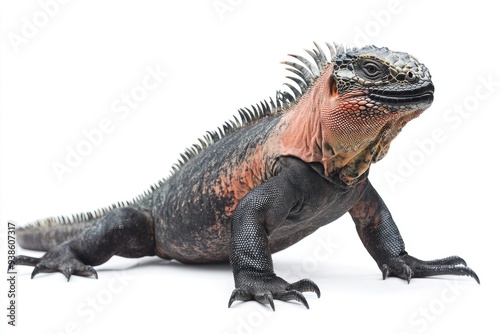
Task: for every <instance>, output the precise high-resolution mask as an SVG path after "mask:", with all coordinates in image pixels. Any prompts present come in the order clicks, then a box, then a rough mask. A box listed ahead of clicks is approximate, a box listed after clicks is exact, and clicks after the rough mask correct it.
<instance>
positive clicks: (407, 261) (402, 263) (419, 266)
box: [380, 254, 480, 283]
mask: <svg viewBox="0 0 500 334" xmlns="http://www.w3.org/2000/svg"><path fill="white" fill-rule="evenodd" d="M380 269H381V270H382V277H383V279H386V278H387V277H388V276H396V277H399V278H403V279H405V280H407V281H408V283H410V279H411V278H412V277H415V278H423V277H428V276H436V275H458V276H470V277H472V278H474V279H475V280H476V282H477V283H480V282H479V277H478V276H477V275H476V273H475V272H474V271H473V270H472V269H471V268H469V267H467V263H466V262H465V261H464V260H463V259H462V258H460V257H458V256H450V257H446V258H443V259H438V260H433V261H422V260H419V259H417V258H414V257H413V256H410V255H408V254H404V255H401V256H398V257H396V258H392V259H390V260H388V261H387V262H386V263H384V264H383V265H382V266H381V267H380Z"/></svg>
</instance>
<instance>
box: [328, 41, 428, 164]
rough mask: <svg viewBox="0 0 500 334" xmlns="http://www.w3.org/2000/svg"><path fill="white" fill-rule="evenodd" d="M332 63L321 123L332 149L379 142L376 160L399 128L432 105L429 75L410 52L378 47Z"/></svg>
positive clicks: (343, 54) (343, 55) (353, 149)
mask: <svg viewBox="0 0 500 334" xmlns="http://www.w3.org/2000/svg"><path fill="white" fill-rule="evenodd" d="M332 63H333V68H332V73H331V76H330V94H331V99H330V100H329V101H328V102H329V103H328V104H327V105H326V106H325V107H326V108H325V109H322V110H321V121H322V124H323V126H324V127H325V128H326V130H327V132H328V134H329V136H330V140H331V144H333V146H334V147H333V148H334V151H337V152H344V153H349V152H352V153H357V152H358V151H359V150H360V149H362V148H365V147H367V146H370V145H373V144H375V142H377V141H381V144H382V145H379V146H381V147H380V149H381V150H380V151H379V152H378V154H377V155H376V156H375V157H374V161H378V160H380V159H381V158H382V157H383V156H384V155H385V153H386V152H387V149H388V145H389V143H390V141H391V140H392V139H393V138H394V137H395V136H396V134H397V133H398V132H399V131H400V130H401V128H402V127H403V126H404V125H405V124H406V123H407V122H408V121H410V120H411V119H413V118H415V117H417V116H418V115H419V114H420V113H422V111H424V110H425V109H427V108H428V107H429V106H430V105H431V103H432V101H433V94H434V86H433V85H432V81H431V76H430V74H429V71H428V70H427V68H426V67H425V66H424V65H423V64H421V63H420V62H418V61H417V60H416V59H415V58H413V57H412V56H410V55H409V54H407V53H404V52H395V51H391V50H389V49H387V48H376V47H374V46H367V47H364V48H361V49H355V50H352V51H346V52H339V53H337V56H336V58H335V59H334V60H333V61H332Z"/></svg>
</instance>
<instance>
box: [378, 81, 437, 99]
mask: <svg viewBox="0 0 500 334" xmlns="http://www.w3.org/2000/svg"><path fill="white" fill-rule="evenodd" d="M368 96H369V98H370V99H371V100H373V101H376V102H381V103H384V104H415V103H429V104H430V103H432V101H433V99H434V85H433V84H432V83H431V82H427V83H425V84H424V85H422V86H420V87H418V88H416V89H411V90H402V91H398V90H373V91H371V92H370V94H369V95H368Z"/></svg>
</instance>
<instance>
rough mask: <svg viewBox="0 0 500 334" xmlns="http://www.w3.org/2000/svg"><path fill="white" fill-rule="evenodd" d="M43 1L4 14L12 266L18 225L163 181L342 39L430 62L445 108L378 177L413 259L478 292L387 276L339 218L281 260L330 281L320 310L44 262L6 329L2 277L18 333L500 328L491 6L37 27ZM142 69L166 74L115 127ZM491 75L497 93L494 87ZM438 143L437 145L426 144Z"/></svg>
mask: <svg viewBox="0 0 500 334" xmlns="http://www.w3.org/2000/svg"><path fill="white" fill-rule="evenodd" d="M47 2H49V1H48V0H41V1H40V2H39V1H33V0H29V1H28V0H26V1H2V5H1V8H0V13H1V16H2V17H1V29H2V31H1V32H0V33H1V35H2V40H1V44H2V45H1V46H0V48H1V69H0V76H1V91H0V94H1V100H0V101H1V102H0V103H1V108H2V112H1V120H0V124H1V149H2V156H1V176H2V180H1V190H2V194H1V195H2V199H1V209H0V213H1V216H0V219H1V221H2V226H3V227H2V230H1V235H2V247H1V252H2V254H5V255H1V256H0V258H1V257H2V256H4V257H6V253H7V251H6V247H5V240H6V237H5V236H6V231H7V227H6V224H7V221H8V220H14V221H16V222H17V223H18V224H24V223H27V222H30V221H33V220H35V219H38V218H42V217H47V216H51V215H58V214H71V213H74V212H81V211H90V210H93V209H95V208H98V207H102V206H105V205H108V204H111V203H113V202H116V201H118V200H127V199H130V198H132V197H134V196H136V195H138V194H139V193H141V192H142V191H143V190H145V189H146V188H147V187H148V186H149V185H150V184H152V183H154V182H156V181H157V180H159V179H160V178H162V177H164V176H167V175H168V174H169V172H170V166H171V165H172V164H173V163H174V162H175V161H176V160H177V158H178V153H179V152H181V151H183V149H184V148H185V147H188V146H190V144H191V143H193V142H194V141H195V140H196V139H197V138H198V137H200V136H201V135H203V133H204V131H206V130H211V129H214V128H216V127H217V126H219V125H220V124H222V122H223V121H225V120H226V119H228V118H229V117H231V116H232V115H233V114H235V112H236V110H237V108H239V107H243V106H249V105H250V104H252V103H255V102H257V101H259V100H261V99H263V98H266V97H268V96H270V95H273V94H274V91H275V90H276V89H279V88H280V87H281V84H282V82H283V80H284V76H285V70H284V69H283V66H282V65H280V64H279V62H280V61H282V60H284V59H286V55H287V54H288V53H299V54H305V53H304V52H302V51H301V50H302V49H303V48H311V47H312V46H313V45H312V41H320V42H321V41H338V42H342V43H349V44H361V43H363V44H364V43H374V44H376V45H379V46H388V47H390V48H391V49H394V50H402V51H407V52H409V53H411V54H413V55H415V56H416V57H417V58H418V59H419V60H421V61H422V62H424V63H425V64H426V65H427V66H428V67H429V69H430V71H431V73H432V75H433V81H434V84H435V86H436V95H435V102H434V105H433V106H432V108H431V109H429V110H428V111H427V112H426V113H424V115H422V116H421V117H420V118H419V119H417V120H415V121H413V122H412V123H411V124H409V125H408V126H407V127H406V128H405V129H404V130H403V132H402V133H401V135H400V136H399V137H398V138H397V139H396V140H395V141H394V143H393V145H392V147H391V150H390V152H389V154H388V156H387V157H386V158H385V159H384V160H383V161H382V162H380V163H378V164H377V165H375V166H373V168H372V171H371V175H370V177H371V180H372V183H373V184H374V185H375V187H376V188H377V189H378V191H379V192H380V193H381V195H382V197H383V198H384V199H385V201H386V203H387V205H388V206H389V208H390V209H391V212H392V214H393V216H394V218H395V220H396V221H397V222H398V226H399V228H400V231H401V233H402V235H403V237H404V238H405V242H406V246H407V250H408V251H409V252H410V254H412V255H414V256H417V257H421V258H423V259H433V258H437V257H444V256H448V255H452V254H457V255H460V256H462V257H464V258H465V259H466V260H467V261H468V263H469V265H470V266H471V267H472V268H473V269H474V270H476V272H477V273H478V275H479V276H480V278H481V279H482V283H481V285H477V284H476V283H475V282H474V281H473V280H472V279H470V278H458V279H453V278H444V277H439V278H433V279H426V280H423V279H420V280H419V279H414V280H412V282H411V284H410V285H407V284H406V282H404V281H403V280H399V279H395V278H391V279H388V280H386V281H382V279H381V273H380V272H379V270H378V268H377V266H376V265H375V263H374V261H373V260H372V259H371V258H370V256H369V255H368V253H367V252H366V251H365V250H364V248H363V246H362V244H361V242H360V241H359V240H358V237H357V235H356V232H355V229H354V225H353V223H352V222H351V220H350V218H349V217H348V216H345V217H343V218H342V219H340V220H339V221H337V222H335V223H334V224H331V225H329V226H327V227H325V228H323V229H321V230H320V231H318V232H317V233H316V234H314V235H312V236H310V237H308V238H306V239H305V240H303V241H301V242H300V243H298V244H297V245H295V246H293V247H291V248H289V249H287V250H285V251H283V252H281V253H279V254H276V255H275V256H274V261H275V269H276V271H277V273H278V274H281V275H282V276H283V277H284V278H285V279H289V280H294V279H295V278H302V276H308V277H309V278H311V279H313V280H314V281H315V282H316V283H317V284H318V285H319V286H320V288H321V289H322V297H321V298H320V299H317V298H316V297H315V296H314V295H313V294H307V298H308V301H309V304H310V306H311V309H310V310H306V309H305V308H304V307H302V306H300V305H298V304H296V303H283V302H279V301H277V302H276V312H275V313H273V312H272V311H270V309H269V308H268V307H264V306H261V305H259V304H257V303H256V302H248V303H235V304H234V306H233V307H232V308H231V309H227V300H228V298H229V295H230V293H231V291H232V288H233V279H232V274H231V271H230V268H229V266H228V265H216V266H186V265H180V264H178V263H176V262H166V261H161V260H159V259H157V258H149V259H147V258H143V259H139V260H126V259H113V260H112V261H110V262H109V263H108V264H105V265H103V266H101V267H98V268H97V269H98V271H99V279H98V280H94V279H88V278H80V277H73V278H72V279H71V281H70V282H69V283H66V282H65V278H64V277H63V275H61V274H49V275H47V274H40V275H39V277H37V278H36V279H34V280H30V274H31V268H29V267H20V268H19V272H20V274H19V276H18V286H17V292H18V300H17V306H18V322H17V325H18V326H17V327H16V328H11V326H7V325H6V322H7V318H6V317H5V315H4V314H6V310H5V308H6V305H7V304H6V303H7V301H6V299H5V297H6V295H7V290H8V288H7V286H6V285H5V283H6V281H5V279H1V281H2V285H1V286H0V289H1V290H0V295H1V296H2V299H1V307H0V309H2V310H3V311H2V312H1V316H0V319H2V320H1V323H2V326H3V328H4V329H7V332H8V333H15V332H18V333H44V334H45V333H47V334H49V333H53V334H54V333H107V332H116V333H123V332H131V331H140V332H146V331H148V332H150V333H151V332H153V331H154V332H163V331H169V332H176V333H188V332H190V333H194V332H198V333H278V332H280V333H286V332H299V331H300V332H306V331H307V332H319V333H323V332H333V331H336V332H340V333H360V332H362V331H365V332H366V331H370V332H372V333H382V332H383V333H394V334H401V333H444V332H449V333H451V332H454V333H470V332H485V331H487V329H492V328H498V326H497V325H496V319H495V317H496V316H497V315H498V306H497V304H496V303H497V302H498V299H499V297H500V296H499V289H498V282H497V280H498V277H499V270H498V258H497V257H498V248H497V247H498V242H497V240H498V223H499V221H498V215H497V212H498V192H497V189H498V187H499V181H498V178H497V170H498V162H499V158H498V155H497V152H498V150H499V149H498V144H499V140H498V130H497V129H498V124H499V121H500V117H499V114H498V105H499V103H500V98H499V97H500V70H499V66H498V55H499V52H500V48H499V47H498V32H499V30H500V29H499V28H500V27H499V24H498V16H497V13H498V11H497V9H496V8H495V7H494V6H493V5H492V4H491V2H488V1H474V2H473V3H472V2H469V1H467V2H466V1H460V2H453V4H452V3H451V2H448V4H447V5H445V4H442V3H438V4H437V2H434V1H409V0H400V1H395V2H394V1H392V2H391V1H387V0H383V1H307V2H306V1H296V2H293V4H292V2H290V1H288V2H287V1H273V2H272V4H271V3H270V1H257V0H252V1H250V0H248V1H246V0H221V1H213V0H205V1H175V2H174V1H169V2H167V1H152V0H151V1H123V0H120V1H118V0H117V1H106V2H103V1H90V0H87V1H76V0H75V1H69V2H68V3H67V4H60V5H59V8H58V10H57V12H56V11H55V9H54V8H53V7H52V10H53V11H54V12H53V13H52V16H51V17H49V18H48V20H47V22H43V15H44V14H43V12H42V14H40V12H41V11H42V7H41V4H43V3H47ZM214 5H219V7H218V8H219V9H216V6H214ZM224 5H225V6H226V7H223V6H224ZM224 10H225V11H224ZM40 15H41V16H40ZM34 17H35V18H34ZM36 19H38V20H41V21H37V24H38V25H44V26H41V27H39V28H37V31H35V32H33V31H31V33H32V36H29V35H28V37H29V38H26V39H25V40H23V43H22V44H19V45H17V46H16V45H15V43H13V42H12V40H13V39H14V37H13V36H17V37H18V38H20V37H22V36H23V29H24V30H25V31H24V33H26V29H27V28H26V27H24V26H25V25H26V24H27V23H26V21H29V22H32V23H33V21H34V20H36ZM23 27H24V28H23ZM28 30H29V29H28ZM23 38H25V37H23ZM18 40H19V39H18ZM148 67H149V68H153V69H154V68H159V69H160V70H161V71H165V72H168V75H167V76H166V77H165V78H164V80H163V82H162V83H161V84H160V85H159V86H158V87H157V88H156V89H154V90H153V91H150V92H148V95H147V97H146V98H145V99H144V101H141V102H140V103H139V105H138V106H137V107H136V108H135V109H132V110H131V111H130V113H129V115H128V117H122V119H120V118H119V117H118V116H119V115H120V114H116V113H114V112H113V108H112V105H113V103H117V102H116V101H117V99H118V102H119V100H120V97H121V96H122V94H130V92H131V91H132V90H133V89H137V86H138V85H141V83H142V80H143V78H144V77H145V76H146V75H147V70H146V68H148ZM488 80H489V81H490V82H493V84H490V85H489V86H485V85H484V81H488ZM460 110H463V113H462V114H460V113H459V111H460ZM122 116H123V115H122ZM103 119H110V120H111V121H112V124H113V129H112V131H110V132H109V133H108V134H105V135H104V137H103V138H102V140H101V142H100V143H98V144H97V145H95V146H94V147H93V148H92V152H91V153H90V154H88V156H86V157H84V158H83V159H82V161H81V162H80V163H79V165H78V166H76V167H75V168H73V169H72V171H71V172H68V173H66V174H64V175H63V177H62V180H58V177H57V176H56V174H55V172H54V170H53V167H52V164H53V163H54V162H55V161H57V162H61V163H64V161H65V158H66V155H67V150H68V147H70V148H73V149H74V148H76V147H77V145H78V144H79V143H81V141H83V140H85V136H84V134H83V132H84V131H90V130H91V129H95V128H97V127H98V126H99V123H100V122H101V121H102V120H103ZM436 132H437V133H440V136H439V142H437V141H436V139H433V141H434V144H431V143H430V142H429V141H430V140H431V138H432V135H433V133H434V134H435V133H436ZM417 142H419V143H421V144H420V146H419V145H418V144H417ZM422 143H426V145H427V146H425V145H424V146H422V145H423V144H422ZM422 147H423V148H422ZM395 177H396V178H395ZM391 180H392V181H391ZM19 252H20V253H22V254H36V255H37V256H39V255H38V254H40V253H35V252H29V251H25V250H19ZM125 268H127V270H125V271H122V270H121V269H125ZM92 300H94V304H92ZM492 303H493V304H492ZM495 308H496V309H495Z"/></svg>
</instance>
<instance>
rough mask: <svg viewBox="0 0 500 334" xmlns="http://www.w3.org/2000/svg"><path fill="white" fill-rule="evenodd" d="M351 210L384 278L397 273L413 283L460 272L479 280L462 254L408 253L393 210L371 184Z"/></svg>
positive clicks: (358, 229)
mask: <svg viewBox="0 0 500 334" xmlns="http://www.w3.org/2000/svg"><path fill="white" fill-rule="evenodd" d="M349 213H350V214H351V217H352V218H353V220H354V222H355V223H356V230H357V231H358V235H359V237H360V238H361V241H362V242H363V245H364V246H365V248H366V249H367V250H368V252H369V253H370V255H371V256H372V257H373V259H374V260H375V261H376V262H377V264H378V266H379V268H380V270H381V271H382V277H383V279H386V278H387V277H388V276H397V277H400V278H403V279H406V280H407V281H408V283H409V282H410V279H411V278H412V277H415V278H417V277H418V278H422V277H428V276H435V275H459V276H470V277H473V278H474V279H475V280H476V281H477V282H478V283H479V278H478V276H477V275H476V273H475V272H474V271H473V270H472V269H470V268H469V267H467V264H466V262H465V261H464V260H463V259H462V258H460V257H458V256H450V257H447V258H443V259H438V260H433V261H422V260H419V259H417V258H414V257H412V256H410V255H408V253H407V252H406V251H405V245H404V242H403V239H402V238H401V235H400V234H399V230H398V228H397V226H396V224H395V223H394V220H393V219H392V216H391V214H390V212H389V210H388V209H387V207H386V205H385V204H384V202H383V201H382V199H381V198H380V196H379V194H378V193H377V192H376V190H375V189H374V188H373V186H372V185H371V184H370V183H368V184H367V188H366V191H365V193H364V195H363V196H362V198H361V199H360V200H359V202H358V203H357V204H356V205H355V206H354V207H353V208H352V209H351V210H350V211H349Z"/></svg>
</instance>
